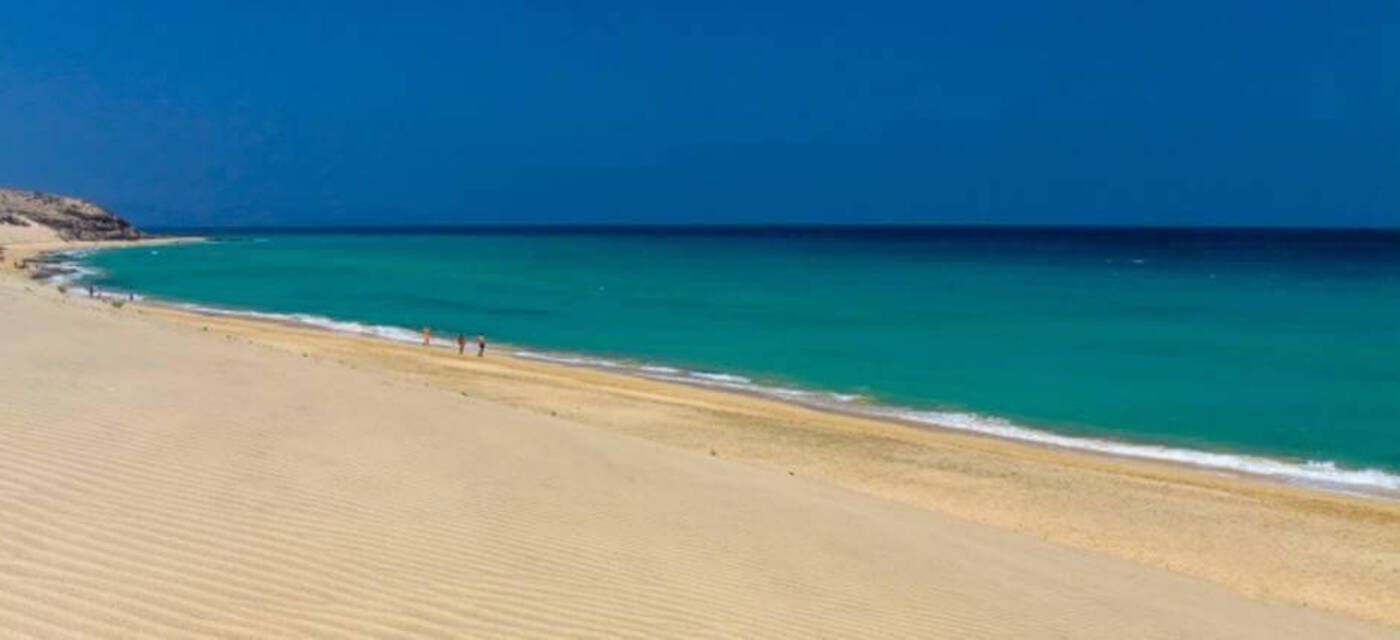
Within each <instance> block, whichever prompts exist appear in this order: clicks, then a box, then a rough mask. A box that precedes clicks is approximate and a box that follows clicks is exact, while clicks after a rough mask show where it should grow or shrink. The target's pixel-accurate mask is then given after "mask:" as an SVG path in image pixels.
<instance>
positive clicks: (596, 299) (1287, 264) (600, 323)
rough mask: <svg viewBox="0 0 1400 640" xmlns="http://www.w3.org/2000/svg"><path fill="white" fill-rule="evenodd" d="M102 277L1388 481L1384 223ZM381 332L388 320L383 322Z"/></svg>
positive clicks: (1146, 453) (263, 234) (952, 234)
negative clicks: (1375, 227) (1368, 227)
mask: <svg viewBox="0 0 1400 640" xmlns="http://www.w3.org/2000/svg"><path fill="white" fill-rule="evenodd" d="M213 237H214V238H215V240H214V241H213V242H208V243H203V244H190V245H181V246H163V247H143V248H135V249H126V250H112V251H104V252H97V253H93V254H91V255H88V256H86V257H84V258H82V260H83V261H84V262H85V263H86V264H87V265H89V266H91V267H94V268H96V269H97V270H98V271H99V274H98V275H96V276H94V279H95V283H96V284H97V286H99V287H102V288H106V289H115V290H123V291H134V292H138V293H141V294H144V295H147V296H150V297H152V298H156V299H160V300H165V301H171V302H180V303H193V304H198V305H202V306H205V307H210V308H217V309H224V310H240V311H258V312H266V313H275V314H302V316H301V317H302V319H303V320H308V321H312V322H316V323H320V324H324V325H328V326H335V327H338V328H341V329H348V330H357V331H366V332H374V333H378V334H381V335H384V336H386V337H398V338H403V339H410V340H411V339H413V336H414V335H415V334H416V329H417V328H419V327H422V326H424V325H429V326H432V327H433V328H434V329H435V330H436V331H437V332H438V333H439V334H446V335H449V336H455V334H456V333H457V332H463V333H466V334H468V335H474V334H476V333H485V334H486V335H487V336H488V338H490V339H491V340H492V341H493V342H500V343H508V344H509V345H511V346H510V347H509V348H510V349H511V350H512V351H516V352H520V353H522V354H523V355H525V356H526V357H536V358H552V359H562V360H566V361H573V362H580V363H587V364H593V365H595V366H604V367H612V368H619V369H626V370H628V371H630V372H632V373H635V374H637V375H649V376H652V377H660V378H674V379H679V380H684V381H687V382H690V383H694V384H706V385H710V386H720V387H728V388H737V389H746V390H756V391H759V392H765V393H770V394H773V395H777V396H779V397H785V398H788V399H791V400H796V401H801V402H807V403H812V404H825V405H831V406H837V407H840V408H844V409H854V410H859V411H868V412H872V413H880V414H885V415H891V416H896V417H900V418H903V419H906V420H911V421H915V422H928V423H936V424H942V425H945V426H952V427H955V428H963V429H973V430H978V431H984V432H991V433H997V434H1000V435H1003V436H1008V437H1016V438H1023V439H1031V440H1038V441H1043V442H1049V443H1053V444H1060V445H1064V446H1075V447H1083V448H1091V449H1101V450H1108V451H1114V452H1117V453H1120V454H1125V455H1134V456H1142V457H1152V458H1161V459H1167V460H1177V461H1182V462H1192V463H1196V464H1204V465H1208V466H1218V467H1224V468H1232V469H1246V470H1250V471H1255V472H1259V473H1265V474H1269V475H1274V476H1279V477H1283V478H1286V479H1290V480H1294V481H1301V482H1310V483H1318V484H1327V485H1333V486H1336V487H1339V488H1344V489H1356V490H1377V489H1380V490H1390V491H1397V490H1400V233H1389V232H1322V231H1199V230H1149V229H1136V230H1108V229H985V228H984V229H975V228H928V227H923V228H831V227H825V228H823V227H816V228H747V229H743V228H740V229H733V228H730V229H716V228H709V229H705V228H627V229H616V228H613V229H555V230H543V229H505V228H499V229H481V228H479V229H416V230H399V231H384V230H378V231H334V230H326V231H316V232H304V231H303V232H286V231H281V232H279V231H247V232H238V233H229V232H214V233H213ZM396 328H400V329H396Z"/></svg>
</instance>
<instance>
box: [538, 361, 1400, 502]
mask: <svg viewBox="0 0 1400 640" xmlns="http://www.w3.org/2000/svg"><path fill="white" fill-rule="evenodd" d="M513 355H515V356H516V357H520V358H525V359H528V360H540V361H544V362H553V363H558V364H566V365H573V366H589V367H595V368H603V369H609V370H615V371H621V372H626V373H631V374H633V375H637V376H640V377H644V378H650V379H653V380H665V381H668V382H680V383H684V384H691V385H696V386H702V387H713V388H721V389H726V390H731V391H740V392H744V393H752V394H756V395H760V396H766V397H770V398H775V399H778V400H784V401H787V402H794V403H797V404H802V405H806V406H810V407H813V408H818V409H827V410H835V411H840V412H843V413H850V414H856V415H862V416H869V417H873V418H884V419H889V420H896V421H899V422H903V423H906V424H916V425H919V426H924V427H933V428H941V429H952V430H957V431H967V432H972V433H979V434H983V435H990V436H995V437H998V438H1003V439H1007V440H1017V441H1020V442H1030V443H1035V444H1043V445H1049V446H1053V447H1059V448H1063V449H1076V450H1080V451H1093V452H1096V453H1103V454H1108V455H1114V456H1122V457H1128V458H1137V459H1142V460H1153V461H1157V462H1170V463H1175V464H1184V465H1190V466H1194V467H1201V468H1206V469H1215V470H1221V471H1233V472H1239V473H1246V474H1250V475H1256V476H1265V477H1269V478H1274V479H1277V480H1282V481H1285V482H1292V483H1297V484H1305V485H1308V486H1312V487H1316V488H1323V489H1329V490H1334V491H1349V492H1357V493H1363V494H1367V495H1388V496H1390V497H1395V495H1396V494H1400V475H1396V474H1392V473H1388V472H1385V471H1381V470H1379V469H1345V468H1341V467H1338V466H1337V465H1336V463H1333V462H1330V461H1326V460H1308V461H1304V462H1292V461H1287V460H1279V459H1275V458H1266V457H1263V456H1253V455H1247V454H1236V453H1220V452H1212V451H1204V450H1199V449H1186V448H1181V447H1169V446H1163V445H1153V444H1141V443H1132V442H1124V441H1120V440H1108V439H1103V438H1091V437H1081V436H1070V435H1065V434H1060V433H1054V432H1051V431H1045V430H1042V429H1035V428H1032V427H1027V426H1023V425H1019V424H1016V423H1013V422H1011V421H1008V420H1005V419H1003V418H998V417H995V416H985V415H980V414H976V413H970V412H959V411H925V410H918V409H911V408H907V407H896V406H889V405H881V404H874V403H871V402H869V401H868V400H867V399H866V398H864V397H862V396H860V395H855V394H842V393H831V392H821V391H811V390H807V389H794V388H790V387H781V386H772V385H765V384H760V383H758V382H755V381H754V380H752V379H750V378H747V377H744V376H739V375H734V374H728V373H712V372H705V371H685V370H680V369H675V368H672V367H659V366H656V365H635V364H631V363H627V362H623V361H617V360H607V359H603V358H592V357H586V356H574V355H566V354H553V353H541V352H536V351H516V352H514V354H513Z"/></svg>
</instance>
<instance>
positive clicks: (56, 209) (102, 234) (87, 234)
mask: <svg viewBox="0 0 1400 640" xmlns="http://www.w3.org/2000/svg"><path fill="white" fill-rule="evenodd" d="M7 224H8V225H16V226H29V225H35V224H37V225H40V226H43V227H48V228H50V229H53V230H54V232H55V233H57V234H58V237H60V238H62V239H64V240H135V239H138V238H140V237H142V236H141V232H140V231H139V230H137V229H136V227H134V226H132V224H131V223H130V222H127V221H126V220H123V219H122V218H121V217H119V216H117V215H116V214H114V213H112V212H111V211H108V210H106V209H103V208H102V207H99V206H97V205H95V204H93V203H91V202H88V201H87V200H81V199H78V198H70V197H68V196H59V195H53V194H48V193H40V192H38V191H21V190H18V189H0V225H7Z"/></svg>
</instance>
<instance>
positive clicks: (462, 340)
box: [457, 333, 467, 356]
mask: <svg viewBox="0 0 1400 640" xmlns="http://www.w3.org/2000/svg"><path fill="white" fill-rule="evenodd" d="M466 352H467V336H466V335H465V334H461V333H459V334H457V355H459V356H460V355H462V354H464V353H466Z"/></svg>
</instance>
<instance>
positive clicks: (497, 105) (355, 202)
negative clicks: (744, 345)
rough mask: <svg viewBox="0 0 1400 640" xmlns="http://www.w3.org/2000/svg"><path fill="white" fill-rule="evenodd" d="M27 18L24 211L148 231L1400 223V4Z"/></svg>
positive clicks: (807, 5)
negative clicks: (87, 211)
mask: <svg viewBox="0 0 1400 640" xmlns="http://www.w3.org/2000/svg"><path fill="white" fill-rule="evenodd" d="M287 4H289V5H292V4H296V5H299V6H296V7H284V6H281V3H276V4H274V3H266V4H264V3H256V2H249V3H240V2H227V3H189V2H171V3H111V2H103V3H78V2H67V3H59V2H56V3H44V2H6V3H2V4H0V24H4V25H6V27H5V29H4V31H5V34H4V37H3V38H0V184H4V185H9V186H20V187H28V188H36V189H43V190H52V191H57V192H64V193H71V194H75V195H81V196H86V197H89V198H92V199H94V200H97V201H99V202H101V203H103V204H107V205H109V206H112V207H114V208H116V209H118V210H119V211H120V212H122V213H125V214H127V215H128V216H129V217H132V218H133V219H135V220H137V221H138V222H143V223H146V224H158V225H170V224H177V225H178V224H189V225H207V224H323V223H343V224H365V223H375V224H395V223H404V224H409V223H419V224H423V223H473V222H490V223H499V222H519V223H539V222H650V223H697V222H700V223H703V222H716V223H746V222H748V223H758V222H799V221H800V222H828V223H835V222H840V223H846V222H855V223H862V222H863V223H916V222H929V223H1074V224H1172V225H1196V224H1217V225H1333V226H1355V225H1363V226H1375V225H1384V226H1400V3H1396V2H1394V1H1393V0H1350V1H1347V2H1337V3H1328V2H1318V1H1315V0H1313V1H1307V2H1302V1H1297V2H1295V1H1291V0H1274V1H1269V2H1264V1H1258V2H1243V1H1240V0H1214V1H1206V2H1193V1H1189V0H1188V1H1185V2H1155V3H1131V2H1112V1H1103V2H1088V1H1076V0H1058V1H1048V0H1047V1H1045V2H1032V1H1018V2H1013V1H1009V0H1008V1H1002V2H983V3H971V2H957V3H951V2H950V3H934V2H908V3H885V2H878V1H871V2H860V3H849V2H823V1H821V0H813V1H809V2H768V3H762V2H726V1H715V0H711V1H707V2H696V3H655V2H635V3H633V2H614V3H609V2H552V1H546V2H525V3H480V4H473V3H443V4H428V3H414V2H407V1H402V2H397V3H363V4H357V3H350V2H338V3H327V4H324V5H319V6H317V5H314V4H311V3H305V4H302V3H287Z"/></svg>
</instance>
